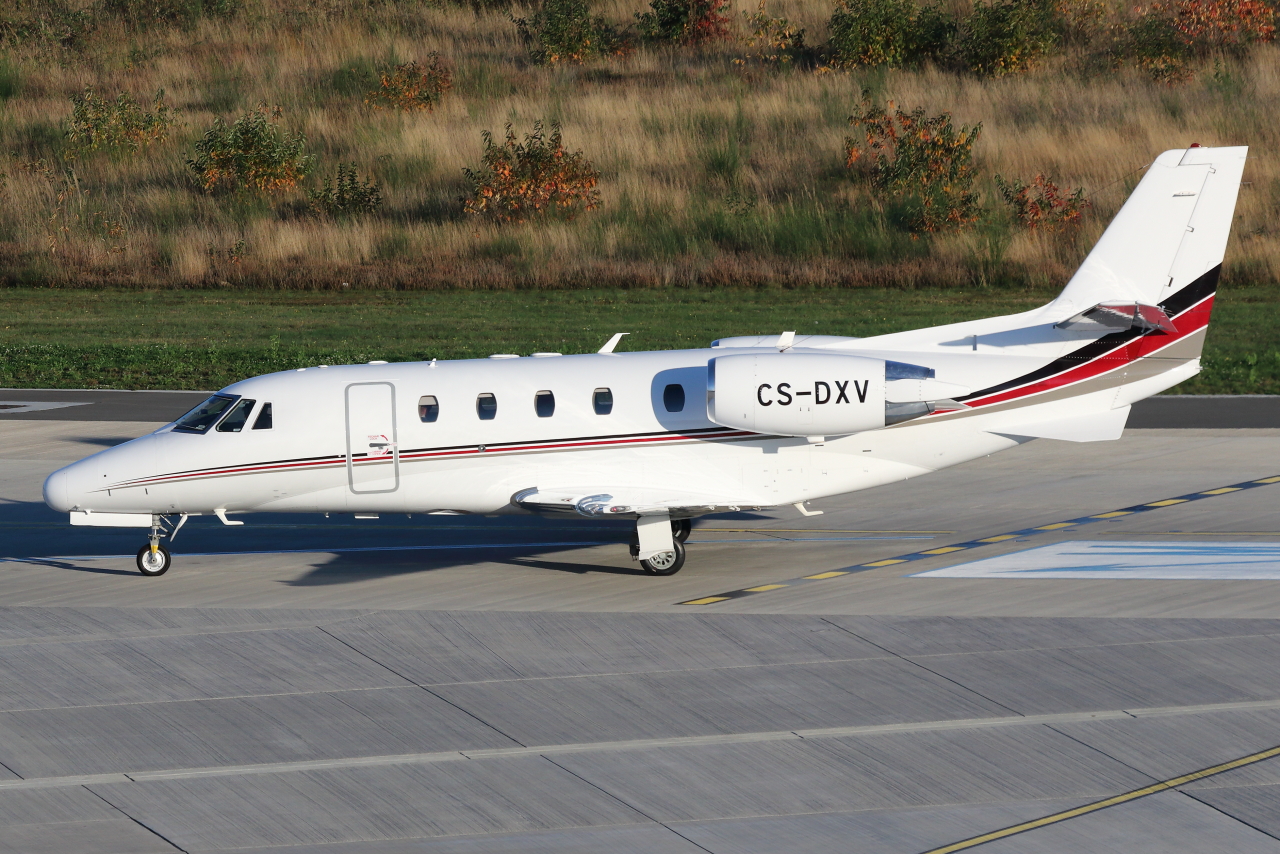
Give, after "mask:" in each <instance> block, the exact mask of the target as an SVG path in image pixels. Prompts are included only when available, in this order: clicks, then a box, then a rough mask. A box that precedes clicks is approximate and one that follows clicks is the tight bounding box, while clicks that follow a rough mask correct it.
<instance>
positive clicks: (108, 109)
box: [67, 88, 177, 157]
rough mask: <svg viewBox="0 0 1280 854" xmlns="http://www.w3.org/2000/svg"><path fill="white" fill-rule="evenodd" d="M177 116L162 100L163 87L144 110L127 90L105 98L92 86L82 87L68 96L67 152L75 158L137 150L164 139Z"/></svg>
mask: <svg viewBox="0 0 1280 854" xmlns="http://www.w3.org/2000/svg"><path fill="white" fill-rule="evenodd" d="M176 115H177V111H176V110H173V109H171V108H170V107H168V106H167V105H166V104H165V102H164V90H161V91H159V92H157V93H156V95H155V98H154V99H152V102H151V109H150V110H147V109H146V108H145V107H143V106H142V105H141V104H139V103H138V102H137V101H135V100H134V99H133V96H132V95H130V94H129V93H128V92H121V93H120V94H119V95H117V96H116V99H115V100H114V101H108V100H106V99H104V98H102V97H100V96H99V95H98V94H97V93H95V92H94V91H93V89H91V88H90V89H85V90H84V92H82V93H81V94H79V95H76V96H74V97H73V98H72V99H71V126H70V127H69V128H68V129H67V142H68V144H69V149H70V152H69V153H70V155H71V156H72V157H76V156H78V155H81V154H85V153H88V152H91V151H98V150H100V149H128V150H130V151H137V150H139V149H140V148H142V147H143V146H146V145H150V144H151V143H153V142H160V141H162V140H164V139H166V138H167V137H168V136H169V128H170V126H172V125H173V122H174V119H175V117H176Z"/></svg>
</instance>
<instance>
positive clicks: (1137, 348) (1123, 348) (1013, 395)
mask: <svg viewBox="0 0 1280 854" xmlns="http://www.w3.org/2000/svg"><path fill="white" fill-rule="evenodd" d="M1213 298H1214V295H1213V294H1210V295H1209V296H1207V297H1205V298H1204V299H1203V300H1201V301H1200V302H1198V303H1196V304H1195V305H1193V306H1191V307H1190V308H1188V309H1187V310H1186V311H1184V312H1182V313H1181V314H1178V315H1175V317H1174V318H1173V319H1174V321H1175V323H1174V325H1175V326H1176V327H1177V329H1178V331H1177V333H1176V334H1174V335H1168V334H1147V335H1140V336H1139V337H1137V338H1134V339H1133V340H1132V341H1127V342H1125V343H1124V344H1121V345H1119V346H1118V347H1116V348H1115V349H1114V350H1110V351H1108V352H1106V353H1103V354H1102V355H1101V356H1097V357H1095V358H1094V359H1092V360H1091V361H1088V362H1085V363H1084V364H1083V365H1076V366H1075V367H1073V368H1067V369H1066V370H1065V371H1063V372H1062V373H1060V374H1055V375H1054V376H1051V377H1046V378H1044V379H1042V380H1037V381H1035V382H1033V383H1029V384H1028V385H1025V386H1020V387H1018V388H1012V389H1007V390H1005V391H1002V392H999V393H997V394H993V395H990V396H988V397H980V398H974V399H973V400H966V401H965V403H967V404H968V405H969V406H970V407H971V408H975V409H976V408H978V407H981V406H990V405H991V404H994V403H1004V402H1006V401H1009V400H1016V399H1018V398H1020V397H1028V396H1030V395H1034V394H1042V393H1044V392H1046V391H1053V390H1054V389H1059V388H1062V387H1063V386H1068V385H1073V384H1075V383H1078V382H1083V381H1084V380H1088V379H1092V378H1094V377H1097V376H1101V375H1102V374H1106V373H1110V372H1111V371H1114V370H1117V369H1119V368H1123V367H1126V366H1128V365H1131V364H1133V363H1134V362H1136V361H1137V360H1138V359H1141V358H1144V357H1146V356H1150V355H1152V354H1153V353H1156V352H1159V351H1160V350H1163V349H1165V348H1166V347H1168V346H1169V345H1170V344H1174V343H1176V342H1177V341H1179V340H1181V339H1183V338H1185V337H1187V336H1188V335H1191V334H1192V333H1194V332H1198V331H1200V330H1201V329H1204V328H1205V327H1206V326H1208V325H1209V315H1210V313H1211V312H1212V311H1213Z"/></svg>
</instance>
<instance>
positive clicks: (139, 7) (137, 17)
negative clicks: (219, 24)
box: [97, 0, 243, 30]
mask: <svg viewBox="0 0 1280 854" xmlns="http://www.w3.org/2000/svg"><path fill="white" fill-rule="evenodd" d="M242 5H243V3H242V2H241V0H99V2H98V6H97V9H98V12H99V14H100V15H102V16H104V17H110V18H117V19H119V20H120V21H123V22H124V24H125V26H127V27H129V28H130V29H134V30H145V29H149V28H151V27H155V26H180V27H189V26H191V25H193V24H194V23H195V22H196V21H198V20H200V19H201V18H228V17H231V16H232V15H235V14H237V13H238V12H239V11H240V9H241V7H242Z"/></svg>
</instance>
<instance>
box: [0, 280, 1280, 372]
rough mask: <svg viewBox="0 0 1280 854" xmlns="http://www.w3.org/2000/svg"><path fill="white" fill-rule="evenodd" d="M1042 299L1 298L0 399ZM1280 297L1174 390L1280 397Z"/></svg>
mask: <svg viewBox="0 0 1280 854" xmlns="http://www.w3.org/2000/svg"><path fill="white" fill-rule="evenodd" d="M1052 297H1053V293H1052V292H1050V291H1035V290H1011V289H995V288H992V289H988V290H984V291H978V292H969V293H963V292H960V291H956V290H896V289H887V288H885V289H876V288H867V289H857V290H840V289H775V288H756V289H742V288H733V289H705V288H704V289H683V288H680V289H664V290H651V289H639V290H618V289H598V290H597V289H583V290H561V291H498V292H493V291H488V292H476V291H415V292H396V291H350V292H337V293H334V292H325V293H318V292H298V291H293V292H270V291H266V292H264V291H238V290H165V291H141V292H139V291H128V290H96V291H90V290H54V289H24V288H13V289H2V290H0V324H2V325H0V386H4V387H18V388H85V387H95V386H101V387H111V388H218V387H221V386H223V385H226V384H228V383H230V382H234V381H235V380H238V379H242V378H244V377H247V376H252V375H255V374H260V373H266V372H268V371H273V370H284V369H288V368H294V367H303V366H307V365H316V364H342V363H348V362H365V361H369V360H372V359H387V360H389V361H397V360H414V359H431V358H441V359H458V358H476V357H483V356H487V355H489V354H491V353H521V354H528V353H531V352H535V351H556V352H562V353H584V352H592V351H594V350H596V349H598V348H599V347H600V345H601V344H602V343H603V342H604V341H605V340H606V339H607V338H608V337H609V336H610V335H612V334H613V333H614V332H630V333H632V334H631V336H630V337H629V338H627V339H624V343H623V345H622V346H621V347H620V349H621V350H660V349H670V348H679V347H702V346H706V345H707V344H708V343H709V342H710V341H712V340H713V339H715V338H720V337H725V336H729V335H749V334H757V333H776V332H781V331H783V330H786V329H795V330H797V331H798V332H801V333H805V332H809V333H821V334H828V335H854V336H870V335H879V334H883V333H886V332H895V331H899V330H903V329H914V328H919V327H924V326H932V325H936V324H941V323H949V322H955V321H960V320H967V319H973V318H977V317H985V316H990V315H996V314H1007V313H1012V312H1017V311H1023V310H1026V309H1029V308H1034V307H1035V306H1037V305H1042V304H1043V303H1045V302H1047V301H1048V300H1050V299H1052ZM1277 308H1280V287H1271V288H1264V287H1252V288H1228V289H1227V290H1225V291H1223V293H1222V294H1221V295H1220V297H1219V301H1218V304H1217V309H1216V311H1215V315H1214V324H1213V325H1212V326H1211V327H1210V331H1209V340H1208V344H1207V346H1206V352H1205V365H1206V370H1205V372H1204V373H1202V374H1201V375H1200V376H1199V377H1196V378H1195V379H1193V380H1191V381H1189V382H1187V383H1184V384H1183V385H1182V386H1180V387H1179V388H1178V389H1177V391H1179V392H1183V393H1195V394H1215V393H1216V394H1277V393H1280V330H1278V329H1277V326H1276V323H1275V318H1276V316H1277Z"/></svg>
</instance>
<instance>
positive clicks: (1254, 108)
mask: <svg viewBox="0 0 1280 854" xmlns="http://www.w3.org/2000/svg"><path fill="white" fill-rule="evenodd" d="M736 2H737V9H736V12H735V14H736V15H737V20H738V22H739V23H741V19H742V13H743V12H753V11H755V9H756V2H755V0H736ZM293 3H294V0H256V5H255V3H251V4H250V8H249V10H248V11H247V12H246V13H245V14H243V15H241V16H239V17H237V18H234V19H230V20H227V21H221V20H203V21H201V22H199V23H198V25H197V26H196V27H195V28H194V29H193V30H190V31H183V30H180V29H167V30H164V29H157V30H151V31H147V32H128V31H126V30H124V29H114V30H112V29H106V30H102V31H99V32H98V33H96V34H95V35H94V36H93V37H92V38H91V40H90V41H89V44H88V46H87V47H86V48H85V49H84V50H83V51H82V52H79V53H72V52H67V51H64V50H62V49H60V48H56V47H38V46H31V45H28V46H16V47H9V48H7V49H6V50H5V51H4V52H3V54H0V77H5V78H6V79H8V80H9V81H11V82H14V84H15V85H13V86H11V87H10V88H11V89H13V90H14V91H13V94H12V95H11V96H10V97H8V98H7V100H0V171H2V172H3V173H4V178H3V183H0V188H2V189H0V192H2V193H3V196H2V199H0V200H2V203H3V209H2V210H0V280H7V281H9V282H11V283H24V284H36V283H49V284H59V285H92V284H107V283H111V284H125V285H132V284H138V285H148V286H153V285H178V286H182V285H197V284H216V283H222V282H225V283H229V284H231V285H237V284H245V285H256V286H278V287H319V288H328V287H341V286H342V285H343V283H349V284H350V285H351V286H353V287H435V286H448V285H456V286H473V287H519V286H525V287H556V286H582V285H591V284H609V285H619V284H621V285H629V284H639V285H663V284H680V283H690V282H702V283H723V284H756V283H773V282H777V283H782V284H817V285H828V284H838V285H860V284H900V285H904V286H911V285H915V284H931V285H939V284H941V285H948V284H957V285H959V284H973V283H975V282H1012V283H1017V282H1030V283H1035V284H1045V283H1054V282H1061V281H1062V280H1063V279H1064V277H1065V276H1066V275H1068V274H1069V272H1070V270H1071V269H1072V268H1073V267H1074V265H1075V264H1076V263H1077V262H1078V260H1079V258H1080V257H1081V255H1082V254H1083V252H1084V251H1086V250H1087V248H1088V246H1089V245H1090V244H1091V243H1092V240H1093V239H1094V237H1096V235H1097V234H1098V233H1099V232H1100V231H1101V229H1102V227H1103V225H1105V222H1106V220H1107V219H1108V218H1109V216H1110V215H1111V214H1112V213H1113V212H1114V211H1115V210H1116V208H1117V207H1118V205H1119V204H1120V203H1121V202H1122V201H1123V199H1124V196H1125V195H1126V192H1127V189H1128V188H1129V187H1131V186H1132V184H1133V183H1134V182H1135V181H1136V180H1137V179H1138V177H1139V176H1140V171H1139V170H1140V169H1141V168H1142V167H1143V165H1144V164H1146V163H1148V162H1149V161H1150V160H1151V159H1152V157H1153V156H1154V155H1155V154H1156V153H1158V152H1160V151H1162V150H1164V149H1168V148H1179V147H1185V146H1186V145H1188V144H1190V143H1192V142H1199V143H1201V144H1204V145H1218V144H1248V145H1251V146H1252V147H1253V148H1252V158H1251V161H1250V165H1249V167H1248V171H1247V173H1246V180H1247V181H1248V182H1249V184H1248V185H1247V186H1246V187H1245V189H1244V191H1243V192H1242V194H1241V201H1240V207H1239V217H1238V220H1237V224H1236V228H1235V236H1234V237H1233V246H1232V248H1231V249H1230V251H1229V259H1230V273H1229V275H1232V276H1234V277H1237V279H1248V280H1252V281H1273V280H1274V279H1275V277H1276V276H1277V274H1280V225H1278V224H1277V213H1278V212H1280V145H1278V143H1280V139H1278V137H1280V49H1278V48H1277V47H1276V46H1274V45H1261V46H1257V47H1255V48H1253V50H1252V52H1251V53H1250V54H1248V55H1247V56H1245V57H1244V58H1241V59H1233V60H1229V61H1227V62H1225V63H1222V64H1219V65H1218V66H1217V67H1216V69H1215V68H1214V67H1213V66H1208V67H1205V68H1203V69H1201V72H1202V73H1200V74H1198V75H1197V77H1196V78H1195V80H1194V81H1193V82H1191V83H1188V84H1185V85H1181V86H1172V87H1171V86H1167V85H1163V84H1159V83H1156V82H1153V81H1152V80H1150V79H1148V78H1147V77H1145V76H1143V75H1142V74H1141V73H1139V72H1136V71H1132V70H1122V71H1113V70H1112V69H1110V68H1106V67H1102V66H1101V65H1099V63H1098V62H1097V61H1096V60H1093V59H1090V58H1089V57H1087V56H1086V55H1084V54H1082V53H1079V52H1077V53H1076V54H1075V55H1068V56H1062V57H1058V58H1055V59H1054V60H1052V61H1050V62H1049V63H1048V64H1047V65H1046V66H1045V67H1042V68H1041V69H1039V70H1037V71H1034V72H1031V73H1028V74H1023V75H1013V76H1010V77H1006V78H1003V79H997V80H987V79H979V78H976V77H971V76H963V75H958V74H955V73H950V72H944V71H939V70H935V69H924V70H918V71H862V72H847V73H846V72H830V71H823V70H815V69H814V68H812V67H805V66H802V65H797V66H795V67H783V68H781V69H769V68H763V67H757V66H753V65H750V64H747V65H743V64H738V63H735V62H734V60H735V59H740V58H742V57H743V56H744V55H745V54H746V52H747V49H746V48H745V47H744V46H743V45H742V44H741V42H740V41H738V42H732V43H731V42H725V43H722V44H718V45H715V46H712V47H710V48H703V49H700V50H692V49H686V50H674V49H672V50H650V49H643V50H639V51H636V52H634V53H632V54H630V55H629V56H627V57H625V58H621V59H613V60H608V61H602V62H599V63H597V64H593V65H589V66H586V67H553V68H541V67H536V66H533V65H531V64H530V63H529V61H528V58H527V54H526V51H525V48H524V47H523V46H522V44H521V43H520V40H519V38H518V36H517V32H516V28H515V27H514V26H513V25H512V24H511V22H510V20H509V18H508V17H507V15H506V13H505V12H503V11H482V12H479V13H475V12H472V11H471V10H470V9H467V8H461V7H457V6H451V5H445V6H441V7H437V8H432V7H430V6H427V5H409V4H404V3H401V4H399V5H397V4H396V3H392V2H387V3H384V4H381V5H377V4H374V5H369V6H361V7H360V8H359V9H358V10H357V11H353V8H354V5H355V4H351V3H337V2H336V0H334V2H333V5H332V8H330V9H328V10H327V11H326V10H325V9H324V8H320V9H316V7H315V6H314V5H307V6H306V7H305V8H306V9H308V10H310V11H305V12H304V11H299V9H302V8H303V7H302V6H295V5H291V4H293ZM642 6H643V0H607V2H606V3H605V5H604V6H603V8H601V9H600V10H599V11H600V12H601V14H603V15H605V17H606V18H608V19H609V20H611V21H615V22H617V23H618V24H620V25H625V24H627V23H629V22H630V21H631V20H632V18H633V15H634V13H635V12H636V11H639V9H640V8H641V7H642ZM769 11H770V13H771V14H774V15H782V16H785V17H787V18H789V19H791V21H792V22H794V23H797V24H799V25H801V26H804V27H805V28H806V29H807V35H806V41H807V42H808V43H811V44H814V43H820V42H822V41H823V39H824V38H825V22H826V20H827V18H828V17H829V16H830V13H831V2H830V0H780V2H779V0H774V2H771V3H770V9H769ZM739 29H740V30H741V27H740V28H739ZM742 34H743V33H741V32H740V33H739V35H742ZM432 52H438V53H439V54H440V56H441V57H442V58H443V59H444V60H445V62H447V63H448V64H449V65H450V66H451V67H452V68H453V70H454V80H455V83H454V86H453V89H452V90H451V91H450V92H449V93H448V94H447V95H446V96H445V98H444V100H443V103H442V104H441V105H440V106H439V107H438V108H437V109H436V110H435V111H434V112H412V113H394V112H386V111H377V110H372V109H370V108H369V107H368V106H367V105H366V104H365V98H366V97H367V94H368V91H369V90H370V89H371V88H373V87H375V86H376V83H377V73H378V71H380V70H385V69H389V68H391V67H392V66H394V65H395V64H398V63H403V62H408V61H412V60H421V59H424V58H425V57H427V56H428V55H429V54H431V53H432ZM87 86H93V87H95V88H96V89H97V91H98V92H100V93H103V94H105V95H106V96H107V97H114V96H115V94H116V93H118V92H121V91H127V92H130V93H133V94H134V96H135V97H136V98H137V99H138V101H139V102H148V99H150V98H151V97H152V96H153V95H154V93H155V92H156V91H157V90H158V89H163V90H164V92H165V99H166V101H167V103H168V104H169V105H171V106H174V107H177V108H178V109H179V110H180V111H181V115H180V122H179V125H178V126H176V127H174V128H173V129H172V132H171V133H170V136H169V138H168V140H166V141H164V142H161V143H158V144H156V145H154V146H152V147H150V148H144V149H142V150H141V151H139V152H136V153H125V154H114V155H113V154H97V155H93V156H88V157H85V158H82V159H80V160H78V161H76V162H74V164H70V163H67V162H64V160H63V157H64V153H65V152H64V143H63V133H64V130H65V127H66V124H67V121H68V119H69V117H70V113H71V100H70V99H71V97H72V96H73V95H75V94H77V93H80V92H83V91H84V89H85V87H87ZM2 87H3V80H0V91H3V89H2ZM864 90H868V91H869V92H870V93H871V95H872V96H873V97H874V98H877V99H880V100H887V99H893V100H895V101H896V102H898V103H899V104H901V105H904V106H906V107H908V108H911V107H916V106H922V107H924V108H925V109H926V110H928V111H929V112H930V113H934V112H940V111H944V110H945V111H950V112H951V113H952V114H953V115H954V117H955V120H956V122H957V124H960V123H963V124H972V123H976V122H982V128H983V129H982V136H981V138H980V140H979V142H978V144H977V147H976V149H975V162H976V165H977V167H978V171H979V173H980V174H981V175H982V176H983V180H984V182H985V186H984V188H983V189H984V195H985V197H986V198H987V200H988V204H989V205H990V206H991V207H992V208H993V209H995V208H998V205H999V195H998V193H996V192H995V189H994V186H993V185H992V183H991V181H992V178H993V176H994V175H995V174H996V173H1000V174H1002V175H1004V176H1006V177H1009V178H1012V177H1021V178H1023V179H1028V180H1029V179H1031V178H1032V177H1034V176H1035V175H1036V174H1037V173H1041V172H1043V173H1046V174H1048V175H1050V176H1052V177H1053V178H1054V179H1055V180H1056V181H1057V182H1058V183H1059V184H1061V185H1063V186H1064V187H1076V186H1081V187H1084V188H1085V190H1086V193H1087V194H1088V195H1089V196H1090V197H1091V199H1092V201H1093V203H1094V210H1093V215H1092V216H1091V217H1090V219H1089V220H1088V221H1087V222H1086V223H1085V225H1084V226H1083V228H1082V230H1081V231H1080V233H1079V234H1078V235H1076V236H1075V237H1074V238H1072V237H1071V236H1068V237H1063V236H1061V235H1039V234H1029V233H1025V232H1017V231H1015V230H1012V229H1011V228H1010V227H1009V226H1008V224H1007V223H1003V222H1000V221H998V217H988V220H989V221H988V222H986V223H985V224H981V225H979V226H978V227H976V228H974V229H972V230H969V231H967V232H963V233H959V234H952V235H947V236H943V237H928V238H921V239H915V238H912V237H910V236H909V235H906V234H905V233H903V232H902V231H901V230H899V229H895V228H894V227H893V226H892V224H891V223H888V224H887V223H886V220H885V218H884V217H883V216H880V215H879V214H878V213H877V212H876V211H875V210H874V209H873V207H874V206H873V202H872V201H871V199H870V198H869V196H868V195H867V193H866V190H865V188H863V187H862V186H860V185H859V184H857V183H856V182H855V181H853V180H852V179H851V178H850V176H849V175H848V174H847V173H846V170H845V169H844V168H843V164H842V157H843V153H842V142H843V139H844V137H845V136H846V134H847V132H848V124H847V119H848V116H849V115H850V113H851V112H853V111H854V109H855V108H856V106H857V105H858V103H859V102H860V100H861V97H862V92H863V91H864ZM259 104H266V105H269V106H272V107H274V106H277V105H278V106H279V107H280V108H281V113H282V115H283V119H282V122H283V124H284V125H285V126H286V127H287V128H288V129H289V130H291V131H301V132H303V133H304V134H305V135H306V137H307V139H308V140H309V151H310V152H311V153H313V154H315V155H317V156H318V161H319V166H318V168H317V170H316V173H317V175H318V174H320V173H329V172H332V170H333V169H334V168H336V166H337V164H338V163H340V162H355V163H356V164H357V167H358V169H359V170H360V173H361V174H362V175H366V174H372V175H373V176H374V178H375V179H376V180H377V181H379V182H380V184H381V185H382V189H383V195H384V197H385V199H386V203H385V204H384V206H383V208H382V209H381V210H380V211H379V212H378V213H377V214H375V215H371V216H367V217H364V218H356V219H348V220H339V221H328V220H318V219H315V218H313V217H311V216H309V215H308V214H307V210H306V205H305V196H304V195H303V194H302V192H301V190H300V191H299V193H298V195H297V198H290V197H284V198H280V197H277V198H271V199H253V198H248V197H226V196H222V197H218V196H211V195H207V194H205V193H202V192H200V191H199V189H198V188H197V187H196V186H195V184H194V182H193V180H192V177H191V175H190V173H189V171H188V169H187V167H186V166H185V160H186V159H187V158H189V157H191V156H192V146H193V143H194V141H195V140H196V139H197V138H198V137H199V136H200V135H201V134H202V133H203V132H204V131H205V130H206V129H207V128H208V127H209V125H210V124H211V123H212V121H213V119H214V118H215V117H219V116H221V117H224V118H234V117H235V116H238V115H240V114H241V113H243V112H245V111H246V110H249V109H252V108H254V107H255V106H257V105H259ZM538 119H543V120H546V121H548V122H550V121H553V120H554V121H559V122H560V123H561V124H562V125H563V128H564V139H565V145H566V147H568V148H570V149H579V148H580V149H582V150H583V151H584V152H585V154H586V156H587V158H588V159H589V160H590V161H591V162H592V163H593V164H594V165H595V166H596V167H597V168H598V169H600V171H601V172H602V178H601V181H600V185H599V189H600V191H601V195H602V204H601V206H600V208H599V209H598V210H596V211H593V212H590V213H587V214H584V215H583V216H581V217H579V218H578V219H577V220H575V221H573V222H568V223H559V222H552V223H543V224H526V225H516V226H512V225H507V226H498V225H490V224H485V223H481V222H478V221H475V220H473V219H470V218H465V217H464V216H463V215H462V212H461V211H462V204H461V200H460V199H461V197H462V196H463V195H464V194H465V192H466V184H465V182H464V180H463V173H462V170H463V168H464V167H466V166H475V165H477V164H478V163H479V160H480V154H481V152H482V149H483V147H482V143H481V136H480V134H481V131H483V130H491V131H494V132H495V133H496V134H498V135H500V134H501V130H502V127H503V125H504V124H505V123H507V122H512V123H514V125H515V127H516V128H517V130H522V131H527V130H529V129H531V127H532V124H533V122H534V121H535V120H538Z"/></svg>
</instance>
